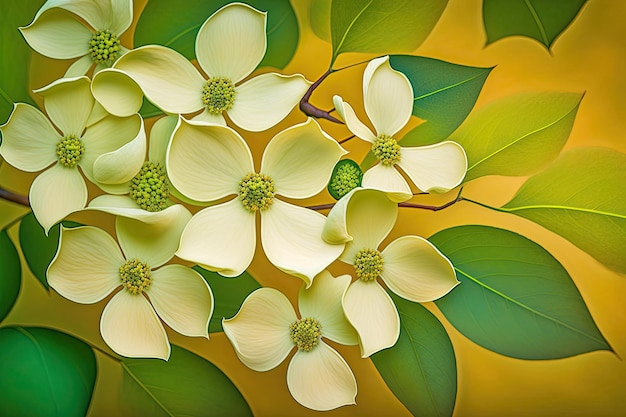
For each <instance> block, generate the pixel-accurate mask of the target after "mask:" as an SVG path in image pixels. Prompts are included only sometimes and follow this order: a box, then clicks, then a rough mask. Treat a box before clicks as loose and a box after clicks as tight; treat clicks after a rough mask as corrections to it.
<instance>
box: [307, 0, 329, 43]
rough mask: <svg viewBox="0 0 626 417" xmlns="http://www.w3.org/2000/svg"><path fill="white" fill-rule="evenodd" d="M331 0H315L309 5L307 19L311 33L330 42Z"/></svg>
mask: <svg viewBox="0 0 626 417" xmlns="http://www.w3.org/2000/svg"><path fill="white" fill-rule="evenodd" d="M331 4H332V0H315V1H312V2H311V5H310V6H309V20H310V23H311V29H313V33H315V35H316V36H317V37H318V38H320V39H323V40H325V41H327V42H330V5H331Z"/></svg>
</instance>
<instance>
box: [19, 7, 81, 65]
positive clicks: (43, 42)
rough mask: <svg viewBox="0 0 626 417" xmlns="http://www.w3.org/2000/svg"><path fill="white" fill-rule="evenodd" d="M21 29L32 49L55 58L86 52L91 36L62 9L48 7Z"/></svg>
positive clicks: (79, 54) (73, 56)
mask: <svg viewBox="0 0 626 417" xmlns="http://www.w3.org/2000/svg"><path fill="white" fill-rule="evenodd" d="M20 31H21V32H22V35H23V36H24V39H26V42H28V44H29V45H30V47H31V48H33V49H34V50H35V51H37V52H39V53H40V54H42V55H44V56H47V57H50V58H55V59H70V58H78V57H79V56H83V55H87V54H88V53H89V41H91V37H92V36H93V33H92V32H91V30H89V29H88V28H87V27H86V26H85V25H83V24H82V23H80V22H79V21H78V20H77V19H76V17H75V16H72V14H70V13H68V12H67V11H65V10H61V9H53V10H49V11H48V12H47V13H45V14H42V15H41V16H40V17H39V18H37V19H35V20H34V21H33V23H31V24H30V25H28V26H26V27H23V28H20Z"/></svg>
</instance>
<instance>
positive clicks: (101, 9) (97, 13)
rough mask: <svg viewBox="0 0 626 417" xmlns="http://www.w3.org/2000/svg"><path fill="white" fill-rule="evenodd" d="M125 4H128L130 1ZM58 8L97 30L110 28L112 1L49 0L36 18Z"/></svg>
mask: <svg viewBox="0 0 626 417" xmlns="http://www.w3.org/2000/svg"><path fill="white" fill-rule="evenodd" d="M115 1H117V0H115ZM125 2H126V3H128V2H129V0H125ZM56 8H60V9H64V10H67V11H69V12H72V13H74V14H76V15H78V16H79V17H80V18H82V19H83V20H85V21H86V22H87V23H88V24H89V25H91V27H93V28H95V29H97V30H99V29H109V28H110V24H111V15H112V13H111V12H112V8H111V0H48V1H46V3H45V4H44V5H43V6H42V7H41V9H39V11H38V12H37V15H36V18H37V17H39V16H40V15H41V14H42V13H43V12H45V11H47V10H49V9H56Z"/></svg>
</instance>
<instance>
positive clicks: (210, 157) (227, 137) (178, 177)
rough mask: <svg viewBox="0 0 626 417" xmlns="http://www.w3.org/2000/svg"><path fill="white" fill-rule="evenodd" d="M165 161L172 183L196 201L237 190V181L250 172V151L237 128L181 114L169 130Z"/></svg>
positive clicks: (251, 168)
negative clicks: (209, 123)
mask: <svg viewBox="0 0 626 417" xmlns="http://www.w3.org/2000/svg"><path fill="white" fill-rule="evenodd" d="M165 164H166V168H167V174H168V176H169V178H170V180H171V181H172V185H173V186H174V187H176V189H177V190H178V191H180V192H181V193H183V194H184V195H185V196H187V197H189V198H191V199H193V200H196V201H214V200H217V199H220V198H222V197H226V196H227V195H231V194H237V193H238V192H239V182H240V181H241V180H242V179H243V178H244V177H245V176H246V175H247V174H249V173H251V172H254V165H253V162H252V153H251V152H250V149H249V148H248V145H247V144H246V141H245V140H243V138H242V137H241V136H239V134H238V133H237V132H235V131H234V130H233V129H231V128H229V127H226V126H217V125H205V124H202V123H199V122H193V121H187V120H185V119H183V118H182V117H181V118H180V119H179V121H178V126H177V127H176V130H174V133H173V134H172V140H171V141H170V145H169V148H168V150H167V156H166V162H165Z"/></svg>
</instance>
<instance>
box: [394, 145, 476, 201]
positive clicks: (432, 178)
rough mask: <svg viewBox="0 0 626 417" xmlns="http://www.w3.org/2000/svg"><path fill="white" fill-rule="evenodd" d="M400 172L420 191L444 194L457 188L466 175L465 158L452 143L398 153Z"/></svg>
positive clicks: (462, 152)
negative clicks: (401, 170)
mask: <svg viewBox="0 0 626 417" xmlns="http://www.w3.org/2000/svg"><path fill="white" fill-rule="evenodd" d="M400 152H401V155H402V156H401V159H400V162H398V165H399V166H400V168H402V169H403V170H404V172H406V174H407V175H408V176H409V178H411V181H413V183H414V184H415V185H416V186H417V188H419V189H420V190H422V191H426V192H429V193H430V192H434V193H445V192H446V191H449V190H451V189H453V188H454V187H456V186H457V185H459V184H460V183H461V181H463V178H465V173H466V172H467V157H466V156H465V151H464V150H463V147H462V146H461V145H459V144H458V143H456V142H450V141H447V142H440V143H436V144H434V145H429V146H419V147H415V148H404V147H402V148H401V150H400Z"/></svg>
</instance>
